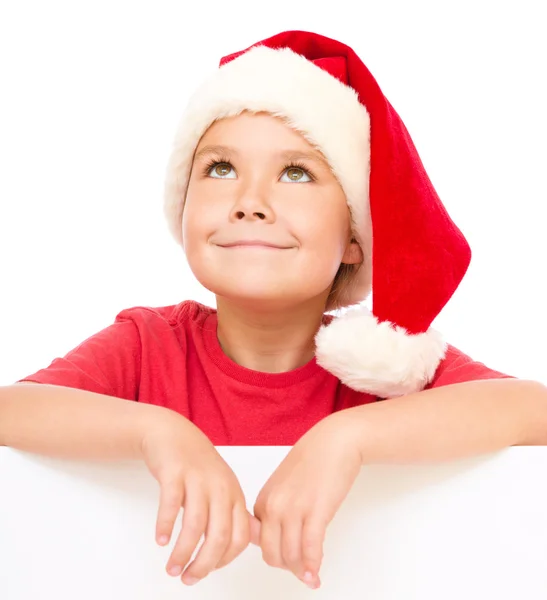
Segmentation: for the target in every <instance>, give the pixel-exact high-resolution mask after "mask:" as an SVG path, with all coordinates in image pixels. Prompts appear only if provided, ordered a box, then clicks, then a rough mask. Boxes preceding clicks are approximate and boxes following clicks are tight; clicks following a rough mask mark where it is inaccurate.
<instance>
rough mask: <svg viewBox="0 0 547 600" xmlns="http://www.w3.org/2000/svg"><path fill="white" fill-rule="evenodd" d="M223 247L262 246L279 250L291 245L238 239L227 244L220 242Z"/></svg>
mask: <svg viewBox="0 0 547 600" xmlns="http://www.w3.org/2000/svg"><path fill="white" fill-rule="evenodd" d="M218 245H219V246H221V247H222V248H241V247H249V246H250V247H259V248H260V247H261V248H275V249H277V250H288V249H289V248H290V246H281V245H279V244H274V243H273V242H267V241H265V240H237V241H235V242H229V243H227V244H218Z"/></svg>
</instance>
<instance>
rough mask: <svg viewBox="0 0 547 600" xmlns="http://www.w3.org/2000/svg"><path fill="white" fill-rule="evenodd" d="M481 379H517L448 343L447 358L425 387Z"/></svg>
mask: <svg viewBox="0 0 547 600" xmlns="http://www.w3.org/2000/svg"><path fill="white" fill-rule="evenodd" d="M479 379H516V378H515V377H514V376H512V375H506V374H505V373H501V372H500V371H496V370H494V369H491V368H490V367H487V366H486V365H485V364H483V363H481V362H478V361H475V360H473V359H472V358H471V357H470V356H467V354H464V353H463V352H462V351H461V350H458V349H457V348H454V346H451V345H450V344H448V349H447V352H446V356H445V358H444V359H443V360H442V361H441V363H440V365H439V366H438V367H437V371H436V372H435V375H434V377H433V380H432V381H431V382H430V383H429V384H428V385H427V386H426V387H425V389H430V388H436V387H441V386H443V385H450V384H453V383H463V382H464V381H477V380H479Z"/></svg>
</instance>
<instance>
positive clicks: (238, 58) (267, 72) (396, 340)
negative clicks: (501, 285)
mask: <svg viewBox="0 0 547 600" xmlns="http://www.w3.org/2000/svg"><path fill="white" fill-rule="evenodd" d="M243 111H250V112H268V113H270V114H272V115H274V116H279V117H282V118H283V119H284V120H285V122H286V123H288V125H289V126H291V127H293V128H294V129H295V130H296V131H298V132H299V133H301V134H302V135H303V136H304V137H305V138H306V139H307V140H308V141H309V142H310V143H311V144H312V145H313V146H314V147H316V148H318V149H319V150H320V151H321V152H322V153H323V155H324V156H325V157H326V159H327V160H328V162H329V164H330V166H331V169H332V171H333V173H334V174H335V176H336V177H337V178H338V181H339V182H340V185H341V186H342V188H343V190H344V192H345V194H346V198H347V202H348V206H349V209H350V213H351V217H352V228H353V235H354V238H355V239H356V240H357V242H358V243H359V244H360V246H361V248H362V251H363V255H364V264H363V265H362V267H361V268H360V270H359V271H358V272H357V276H356V281H355V285H353V286H349V287H348V290H347V291H346V295H345V296H344V297H343V298H342V306H351V305H358V304H359V303H361V302H363V301H364V300H366V298H367V297H368V296H369V294H370V292H371V291H372V313H371V312H370V311H369V310H368V309H367V308H366V307H363V306H357V307H354V308H350V309H349V310H347V311H345V313H344V314H343V315H341V316H339V317H337V318H335V319H333V321H332V322H331V323H330V324H329V325H326V326H323V327H321V329H320V330H319V331H318V333H317V335H316V338H315V342H316V358H317V362H318V363H319V364H320V365H321V366H322V367H323V368H325V369H326V370H328V371H330V372H331V373H333V374H334V375H336V377H338V378H339V379H340V380H341V381H342V382H343V383H344V384H346V385H347V386H349V387H351V388H353V389H355V390H358V391H361V392H367V393H371V394H375V395H377V396H379V397H382V398H390V397H394V396H400V395H404V394H408V393H412V392H416V391H419V390H422V389H423V388H424V387H425V386H426V385H427V384H428V383H429V382H430V381H431V379H432V378H433V376H434V374H435V371H436V369H437V367H438V365H439V363H440V361H441V360H442V359H443V358H444V356H445V352H446V343H445V342H444V341H443V339H442V337H441V335H440V334H439V333H438V332H437V331H435V330H433V329H432V328H431V327H430V326H431V323H432V322H433V320H434V319H435V317H436V316H437V315H438V314H439V312H440V311H441V310H442V309H443V307H444V306H445V304H446V303H447V302H448V300H449V299H450V298H451V296H452V295H453V294H454V292H455V291H456V289H457V287H458V285H459V284H460V282H461V280H462V279H463V276H464V275H465V272H466V271H467V268H468V266H469V263H470V260H471V251H470V248H469V245H468V243H467V242H466V240H465V238H464V236H463V234H462V233H461V231H460V230H459V229H458V227H457V226H456V225H455V224H454V222H453V221H452V219H451V218H450V216H449V215H448V213H447V211H446V209H445V208H444V206H443V204H442V203H441V201H440V199H439V197H438V195H437V193H436V191H435V189H434V188H433V185H432V183H431V181H430V180H429V177H428V176H427V173H426V172H425V169H424V166H423V164H422V161H421V160H420V157H419V155H418V152H417V151H416V148H415V147H414V144H413V142H412V140H411V138H410V135H409V134H408V131H407V129H406V127H405V125H404V123H403V122H402V120H401V118H400V117H399V115H398V114H397V113H396V112H395V110H394V109H393V107H392V106H391V104H390V103H389V101H388V100H387V99H386V97H385V96H384V94H383V93H382V91H381V90H380V88H379V86H378V84H377V83H376V80H375V79H374V77H373V76H372V75H371V73H370V72H369V70H368V69H367V67H366V66H365V65H364V64H363V62H362V61H361V60H360V58H359V57H358V56H357V55H356V54H355V52H354V51H353V50H352V49H351V48H349V47H348V46H346V45H344V44H342V43H340V42H338V41H336V40H332V39H329V38H327V37H324V36H321V35H317V34H314V33H308V32H303V31H287V32H283V33H280V34H278V35H275V36H273V37H271V38H268V39H266V40H263V41H261V42H258V43H256V44H254V45H253V46H251V47H250V48H247V49H246V50H242V51H240V52H237V53H235V54H230V55H229V56H225V57H224V58H222V60H221V61H220V68H219V69H218V70H217V71H216V72H215V73H214V74H213V75H212V76H211V77H210V78H209V79H208V80H206V81H205V82H204V83H203V84H202V86H201V87H199V89H198V90H197V91H196V93H195V94H194V95H193V97H192V98H191V100H190V102H189V104H188V106H187V109H186V111H185V112H184V115H183V118H182V120H181V123H180V125H179V128H178V131H177V134H176V136H175V141H174V146H173V149H172V154H171V157H170V160H169V164H168V168H167V177H166V185H165V204H164V209H165V215H166V217H167V220H168V223H169V227H170V230H171V232H172V234H173V235H174V237H175V239H176V240H177V241H178V242H179V243H180V244H181V245H182V212H183V208H184V201H185V196H186V190H187V185H188V179H189V176H190V170H191V166H192V160H193V155H194V152H195V149H196V147H197V145H198V143H199V140H200V138H201V137H202V135H203V134H204V133H205V131H206V130H207V129H208V127H209V126H210V125H211V124H212V123H213V122H214V121H216V120H218V119H222V118H224V117H230V116H235V115H237V114H240V113H241V112H243Z"/></svg>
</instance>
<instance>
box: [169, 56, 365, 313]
mask: <svg viewBox="0 0 547 600" xmlns="http://www.w3.org/2000/svg"><path fill="white" fill-rule="evenodd" d="M310 99H311V100H312V101H310ZM243 111H250V112H268V113H270V114H272V115H273V116H278V117H282V118H283V119H284V120H285V122H286V123H287V124H288V125H289V126H290V127H292V128H293V129H295V130H296V131H298V132H299V133H301V134H302V135H303V136H304V137H305V138H306V139H307V140H308V141H309V142H310V144H312V145H313V146H314V147H316V148H317V149H319V150H320V151H321V152H322V153H323V155H324V156H325V158H326V159H327V161H328V163H329V165H330V166H331V169H332V171H333V173H334V175H335V176H336V177H337V179H338V181H339V183H340V185H341V186H342V189H343V190H344V192H345V194H346V199H347V202H348V206H349V207H350V210H351V214H352V221H353V222H352V230H353V234H354V236H355V239H356V240H357V242H358V243H359V244H360V246H361V248H362V250H363V255H364V263H365V264H363V265H362V267H361V269H359V273H358V276H357V277H356V280H355V283H354V285H353V286H352V287H351V295H352V297H347V298H345V299H344V303H343V305H345V306H349V305H351V304H356V303H357V302H360V301H361V300H363V299H365V298H366V297H367V296H368V295H369V293H370V290H371V278H372V225H371V219H370V206H369V177H370V119H369V114H368V112H367V110H366V108H365V107H364V106H363V104H361V103H360V102H359V99H358V97H357V94H356V92H355V91H354V90H353V89H352V88H351V87H349V86H347V85H344V84H343V83H342V82H340V81H339V80H338V79H336V78H335V77H333V76H332V75H330V74H329V73H327V72H326V71H324V70H323V69H321V68H319V67H318V66H316V65H314V64H313V63H312V62H310V61H309V60H308V59H306V58H305V57H304V56H301V55H299V54H297V53H295V52H293V51H292V50H290V49H289V48H281V49H272V48H267V47H266V46H256V47H254V48H251V49H250V50H248V51H247V52H245V53H244V54H242V55H241V56H239V57H237V58H236V59H234V60H232V61H231V62H229V63H227V64H225V65H223V66H222V67H220V68H219V69H217V70H216V71H215V73H214V74H213V75H212V76H211V77H210V78H209V79H208V80H207V81H205V83H203V84H202V86H201V87H199V88H198V90H197V91H196V93H195V94H194V95H193V96H192V98H191V99H190V102H189V104H188V106H187V108H186V110H185V112H184V115H183V118H182V120H181V122H180V125H179V128H178V131H177V133H176V136H175V140H174V145H173V149H172V154H171V157H170V160H169V164H168V168H167V175H166V183H165V203H164V212H165V215H166V217H167V220H168V223H169V228H170V230H171V233H172V234H173V236H174V237H175V239H176V240H177V241H178V242H179V244H181V245H182V243H183V240H182V212H183V208H184V201H185V196H186V190H187V187H188V180H189V177H190V171H191V167H192V160H193V156H194V153H195V150H196V147H197V145H198V144H199V140H200V139H201V137H202V136H203V134H204V133H205V132H206V131H207V129H208V128H209V126H210V125H211V124H212V123H213V122H214V121H216V120H218V119H222V118H225V117H231V116H235V115H238V114H240V113H241V112H243Z"/></svg>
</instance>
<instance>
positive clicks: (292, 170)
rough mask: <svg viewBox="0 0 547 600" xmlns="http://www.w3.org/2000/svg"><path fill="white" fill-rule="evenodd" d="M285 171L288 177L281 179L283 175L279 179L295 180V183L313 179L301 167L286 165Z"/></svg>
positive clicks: (284, 180)
mask: <svg viewBox="0 0 547 600" xmlns="http://www.w3.org/2000/svg"><path fill="white" fill-rule="evenodd" d="M285 173H286V175H287V177H288V179H283V177H285V175H283V176H282V177H281V179H280V181H283V182H286V181H289V182H297V183H307V182H308V181H313V180H312V178H311V177H310V175H309V174H308V173H307V171H305V170H304V169H302V168H301V167H287V168H286V169H285Z"/></svg>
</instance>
